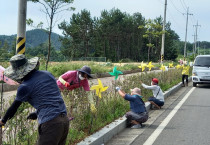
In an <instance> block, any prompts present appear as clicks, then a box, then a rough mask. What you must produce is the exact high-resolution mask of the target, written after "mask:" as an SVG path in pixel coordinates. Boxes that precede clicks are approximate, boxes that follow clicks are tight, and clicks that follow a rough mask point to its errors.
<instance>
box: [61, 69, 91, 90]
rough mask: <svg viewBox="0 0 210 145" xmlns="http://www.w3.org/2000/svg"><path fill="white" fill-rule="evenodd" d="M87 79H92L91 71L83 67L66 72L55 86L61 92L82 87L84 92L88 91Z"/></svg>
mask: <svg viewBox="0 0 210 145" xmlns="http://www.w3.org/2000/svg"><path fill="white" fill-rule="evenodd" d="M89 78H92V76H91V69H90V67H88V66H83V67H82V68H81V69H78V70H71V71H67V72H66V73H64V74H63V75H61V76H60V77H59V79H58V80H57V85H58V87H59V88H60V89H61V90H64V89H67V90H73V89H76V88H79V87H83V89H84V90H85V91H90V87H89V83H88V79H89Z"/></svg>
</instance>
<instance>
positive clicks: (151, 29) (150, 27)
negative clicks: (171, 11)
mask: <svg viewBox="0 0 210 145" xmlns="http://www.w3.org/2000/svg"><path fill="white" fill-rule="evenodd" d="M139 28H140V29H143V28H144V29H146V31H145V34H144V35H143V37H144V38H147V39H148V43H147V44H146V45H147V47H148V54H147V55H148V56H147V57H148V62H149V61H150V51H151V49H152V53H153V48H156V50H155V53H156V52H157V49H158V46H159V45H158V43H160V42H159V41H158V38H159V37H160V36H161V35H162V30H161V29H162V26H161V25H160V23H159V21H158V19H156V20H151V19H148V20H147V21H146V25H145V26H142V25H140V26H139Z"/></svg>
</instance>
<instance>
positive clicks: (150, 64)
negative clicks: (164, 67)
mask: <svg viewBox="0 0 210 145" xmlns="http://www.w3.org/2000/svg"><path fill="white" fill-rule="evenodd" d="M147 67H148V68H149V71H151V69H152V68H153V67H154V65H152V62H151V61H150V62H149V64H148V65H147Z"/></svg>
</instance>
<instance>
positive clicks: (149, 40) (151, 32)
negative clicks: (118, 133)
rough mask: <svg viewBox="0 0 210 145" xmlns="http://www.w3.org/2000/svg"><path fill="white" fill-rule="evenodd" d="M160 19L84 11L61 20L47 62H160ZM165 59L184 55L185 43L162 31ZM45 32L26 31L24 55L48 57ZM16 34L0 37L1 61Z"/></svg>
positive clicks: (11, 52) (11, 50) (6, 57)
mask: <svg viewBox="0 0 210 145" xmlns="http://www.w3.org/2000/svg"><path fill="white" fill-rule="evenodd" d="M162 23H163V19H162V17H158V18H156V19H154V20H151V19H145V18H144V17H143V16H142V15H141V13H134V14H133V15H130V14H127V13H125V12H121V11H120V10H119V9H111V10H110V11H107V10H104V11H102V12H101V15H100V17H91V14H90V12H89V11H87V10H82V11H81V12H80V13H77V14H73V15H72V16H71V18H70V21H69V22H67V21H63V22H62V23H60V24H59V29H61V30H62V31H63V35H64V37H61V36H60V37H59V35H58V34H55V33H53V34H52V37H51V39H52V45H51V46H52V48H51V55H50V56H51V57H50V61H68V60H74V58H82V57H106V60H108V61H113V62H117V61H129V60H131V61H154V62H157V61H159V60H160V53H161V42H162V41H161V39H162V34H163V31H162ZM165 30H166V31H165V49H164V59H165V60H175V59H176V58H177V56H178V55H180V54H181V55H183V54H184V42H183V41H180V40H179V36H178V35H177V33H176V32H175V31H174V30H172V29H171V24H170V22H167V24H166V28H165ZM47 33H48V32H47V31H46V30H40V29H35V30H31V31H27V32H26V55H27V56H28V57H33V56H39V57H41V58H43V59H46V58H47V54H48V41H47V39H48V38H47ZM15 37H16V35H12V36H5V35H1V36H0V52H1V53H0V60H9V58H10V57H11V56H12V55H14V54H15V48H16V46H15V45H16V44H15V43H16V42H15V40H16V38H15ZM198 44H199V45H197V46H199V47H200V48H210V42H206V41H203V42H198ZM193 47H194V46H193V44H192V43H187V52H188V53H192V52H193Z"/></svg>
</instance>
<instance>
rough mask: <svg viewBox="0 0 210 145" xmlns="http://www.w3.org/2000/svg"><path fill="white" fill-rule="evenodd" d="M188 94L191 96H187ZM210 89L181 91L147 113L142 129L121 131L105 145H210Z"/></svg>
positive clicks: (186, 88)
mask: <svg viewBox="0 0 210 145" xmlns="http://www.w3.org/2000/svg"><path fill="white" fill-rule="evenodd" d="M189 92H191V94H190V93H189ZM209 114H210V85H200V86H199V87H197V88H193V87H192V83H190V86H189V87H184V88H182V89H180V90H179V91H178V92H176V93H175V94H174V95H172V96H170V97H169V98H167V99H166V104H165V106H164V107H163V109H161V110H155V111H153V112H150V119H149V120H148V121H147V123H145V125H146V126H145V127H144V128H142V129H138V130H132V129H125V130H124V131H123V132H122V133H120V134H119V135H118V136H116V137H114V138H113V139H112V140H110V142H109V143H107V145H129V144H131V145H142V144H143V145H152V144H153V145H177V144H180V145H210V137H209V134H210V125H209V122H210V121H209V120H210V115H209Z"/></svg>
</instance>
